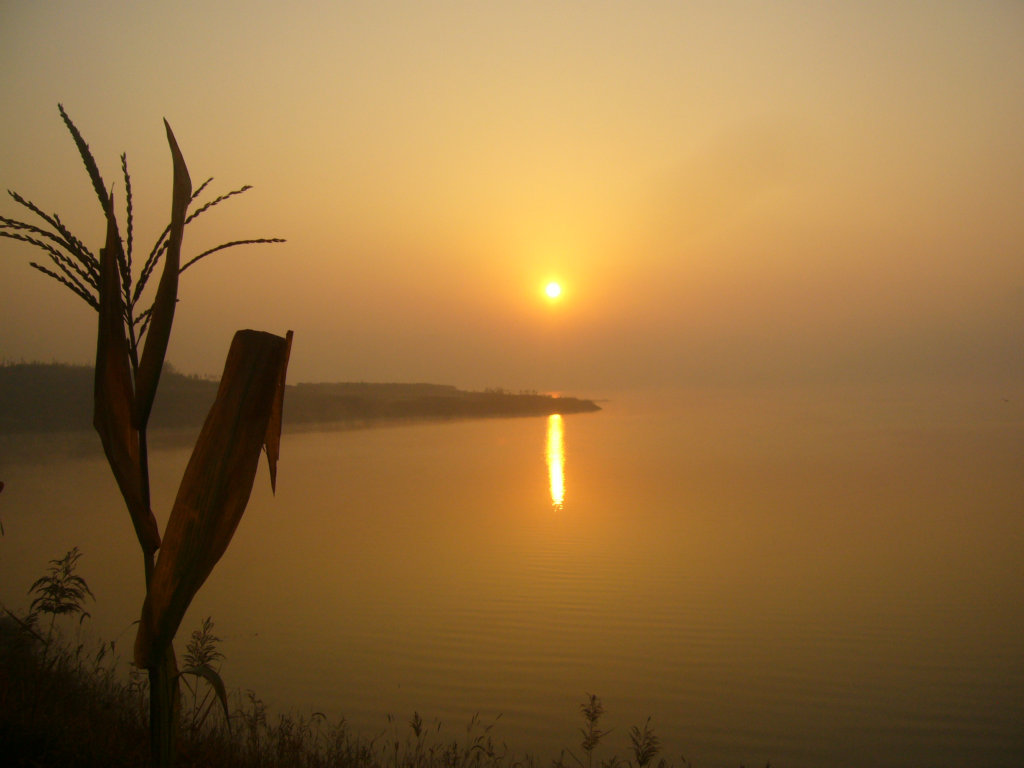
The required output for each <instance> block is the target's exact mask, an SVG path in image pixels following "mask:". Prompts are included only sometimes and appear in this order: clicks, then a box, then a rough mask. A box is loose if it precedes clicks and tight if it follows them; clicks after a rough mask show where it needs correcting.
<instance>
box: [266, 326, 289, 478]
mask: <svg viewBox="0 0 1024 768" xmlns="http://www.w3.org/2000/svg"><path fill="white" fill-rule="evenodd" d="M291 352H292V332H291V331H288V335H287V336H286V337H285V350H284V365H282V366H281V375H280V377H279V378H278V380H277V390H276V391H275V392H274V403H273V405H272V407H271V411H270V421H268V422H267V434H266V436H265V438H264V441H263V447H264V449H265V450H266V452H267V465H268V466H269V468H270V490H271V492H273V493H277V459H278V457H279V456H280V455H281V421H282V418H283V417H284V386H285V377H286V375H287V373H288V358H289V357H290V356H291Z"/></svg>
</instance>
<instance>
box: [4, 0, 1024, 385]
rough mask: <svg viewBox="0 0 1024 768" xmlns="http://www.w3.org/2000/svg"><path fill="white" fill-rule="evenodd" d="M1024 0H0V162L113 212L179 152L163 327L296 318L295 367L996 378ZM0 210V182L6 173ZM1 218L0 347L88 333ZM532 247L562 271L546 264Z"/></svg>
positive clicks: (149, 223) (164, 182) (191, 360)
mask: <svg viewBox="0 0 1024 768" xmlns="http://www.w3.org/2000/svg"><path fill="white" fill-rule="evenodd" d="M1021 40H1024V4H1021V3H1018V2H1009V1H1007V2H970V3H965V2H929V3H910V2H847V3H827V4H826V3H810V2H806V3H804V2H786V1H781V2H686V3H680V2H651V3H578V2H571V3H570V2H561V3H556V2H550V3H533V2H524V3H470V2H448V3H414V2H361V3H334V2H317V3H312V2H298V1H297V2H294V3H290V4H285V3H279V2H272V3H271V2H252V1H249V2H222V3H218V2H202V3H199V2H179V3H174V4H161V5H160V7H159V8H158V7H155V4H149V3H129V2H92V3H77V4H71V3H67V4H48V3H3V4H2V5H0V66H2V68H3V71H4V72H5V76H4V78H2V79H0V103H2V105H3V109H2V110H0V136H2V141H0V185H2V186H3V187H4V188H9V189H13V190H17V191H18V192H20V193H22V194H23V195H25V196H27V197H29V198H30V199H32V200H33V201H35V202H36V203H38V204H39V205H40V206H41V207H43V208H44V209H46V210H50V211H57V212H59V213H60V214H61V216H62V218H64V219H65V220H66V221H67V222H68V223H69V224H70V225H71V227H72V228H73V229H74V230H75V231H77V232H78V233H79V235H80V236H81V237H83V238H84V239H86V240H88V241H89V242H90V243H91V244H93V246H94V247H95V248H96V249H97V250H98V247H99V244H100V242H101V239H102V234H103V225H102V220H101V218H100V215H99V209H98V205H97V203H96V201H95V198H94V196H93V194H92V191H91V188H90V186H89V183H88V180H87V177H86V176H85V174H84V172H83V170H82V168H81V166H80V163H79V162H78V159H77V155H76V152H75V148H74V145H73V144H72V142H71V140H70V138H69V136H68V135H67V133H66V131H65V129H64V127H63V125H62V123H61V121H60V118H59V115H58V113H57V103H58V102H61V103H63V104H64V106H65V108H66V109H67V110H68V112H69V113H70V115H71V116H72V118H73V119H74V120H75V121H76V123H77V125H78V126H79V128H80V129H81V130H82V132H83V133H84V135H85V137H86V139H87V140H88V141H89V143H90V145H91V147H92V149H93V151H94V153H95V154H96V157H97V159H98V161H99V163H100V166H101V169H102V171H103V172H104V176H105V179H106V180H107V182H108V183H113V184H114V185H115V188H116V191H117V192H120V191H121V190H120V178H119V172H118V167H119V166H118V164H119V160H118V157H119V154H120V152H122V151H127V153H128V161H129V167H130V169H131V171H132V178H133V191H134V195H135V202H136V206H137V220H136V237H137V238H138V239H139V240H140V241H142V242H144V243H145V242H148V241H152V240H153V239H154V238H155V236H156V234H157V233H158V232H159V231H160V229H162V227H163V224H164V223H165V222H166V218H167V215H168V211H169V206H170V203H169V186H170V158H169V154H168V151H167V147H166V144H165V142H164V136H163V128H162V125H161V119H162V118H163V117H166V118H167V119H168V120H169V121H170V123H171V125H172V126H173V128H174V130H175V133H176V135H177V138H178V142H179V144H180V146H181V148H182V151H183V153H184V155H185V158H186V160H187V161H188V163H189V167H190V170H191V172H192V177H193V180H194V181H195V182H199V181H202V180H203V179H205V178H207V177H208V176H214V177H215V181H214V185H213V186H214V189H215V191H216V192H224V191H227V190H230V189H233V188H235V187H237V186H240V185H241V184H243V183H251V184H253V185H255V189H254V190H252V191H251V192H249V193H248V194H246V195H245V196H243V197H241V198H240V199H238V200H235V201H231V202H228V203H226V204H224V205H223V206H221V207H219V208H218V209H217V210H216V211H213V212H211V213H210V214H209V215H208V216H206V217H204V220H203V221H202V222H201V223H200V224H197V226H196V227H195V228H193V229H190V230H187V231H186V236H185V249H184V251H185V255H186V256H187V255H188V254H189V253H196V252H198V251H199V250H201V249H203V248H204V247H209V246H210V245H214V244H216V243H217V242H220V241H221V240H224V239H236V238H239V237H265V236H281V237H286V238H288V243H287V244H285V245H278V246H257V247H252V248H247V249H239V250H231V251H227V252H225V253H223V254H220V255H219V256H217V257H214V258H211V259H210V260H207V261H205V262H203V263H202V264H200V265H197V266H196V268H194V269H190V270H189V271H188V272H186V273H185V275H183V277H182V283H181V303H180V304H179V307H178V313H177V316H176V325H175V332H174V335H173V336H172V341H171V348H170V353H169V357H170V359H171V361H172V362H173V363H174V364H175V365H176V366H177V367H178V368H179V369H182V370H185V371H187V372H199V373H219V371H220V368H221V365H222V362H223V359H224V355H225V354H226V351H227V347H228V344H229V342H230V337H231V334H232V332H233V331H234V330H235V329H236V328H243V327H255V328H261V329H266V330H271V331H276V332H284V330H286V329H288V328H292V329H294V330H295V346H294V351H293V356H292V363H291V367H290V371H289V378H290V380H291V381H311V380H339V379H356V380H369V381H380V380H402V381H410V380H416V381H435V382H443V383H453V384H457V385H460V386H466V387H484V386H508V387H513V388H535V389H541V390H547V389H558V390H575V391H577V392H580V393H584V394H585V393H586V392H588V391H599V390H602V389H609V388H621V387H636V386H650V385H667V384H687V383H694V382H698V383H707V382H712V383H714V382H743V383H761V382H765V383H774V382H790V381H800V382H804V381H851V380H853V381H860V380H872V379H882V380H891V379H901V380H903V379H907V380H914V379H917V378H923V377H927V378H940V379H941V378H948V379H951V380H952V379H957V380H960V379H985V380H988V381H994V382H1006V383H1007V385H1008V386H1014V387H1017V388H1018V389H1019V387H1020V382H1021V381H1024V349H1022V343H1021V342H1022V337H1024V138H1022V137H1024V85H1022V84H1024V45H1022V44H1021ZM0 213H2V214H4V215H8V216H15V217H22V211H21V210H20V209H19V208H18V207H17V206H16V205H15V204H14V202H13V201H10V200H7V202H5V203H3V204H2V205H0ZM39 255H41V254H37V252H36V251H34V250H33V249H30V248H28V247H26V246H22V245H19V244H17V243H13V242H10V241H7V240H0V285H2V286H3V287H2V288H0V290H2V292H3V300H2V301H0V358H2V359H3V360H6V361H18V360H43V361H50V360H59V361H71V362H83V363H84V362H89V361H90V360H91V358H92V356H93V354H94V349H93V344H94V341H93V338H94V331H95V328H94V317H95V316H94V314H93V313H92V311H91V310H90V309H88V307H87V306H86V305H85V304H84V303H82V302H81V301H79V300H77V299H75V298H74V297H73V296H72V295H71V294H70V293H69V292H67V291H66V290H65V289H63V288H61V287H60V286H57V285H56V284H55V283H52V282H51V281H49V280H47V279H46V278H44V277H43V276H42V275H40V274H39V273H37V272H35V271H34V270H31V269H30V268H29V267H28V261H29V260H35V259H37V258H38V256H39ZM550 279H558V280H560V281H561V282H562V284H563V288H564V293H563V296H562V298H561V299H560V300H559V301H558V302H556V303H551V302H549V301H547V300H546V298H545V297H544V294H543V287H544V285H545V284H546V283H547V282H548V281H549V280H550Z"/></svg>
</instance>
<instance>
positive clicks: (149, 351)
mask: <svg viewBox="0 0 1024 768" xmlns="http://www.w3.org/2000/svg"><path fill="white" fill-rule="evenodd" d="M164 127H165V128H166V129H167V143H168V144H169V145H170V148H171V158H172V160H173V163H174V192H173V195H172V199H171V225H170V234H169V235H168V246H167V253H166V254H164V271H163V274H162V275H161V276H160V284H159V285H158V286H157V289H156V298H155V299H154V300H153V311H152V314H151V315H150V322H149V330H148V331H147V333H146V346H145V348H144V349H143V351H142V361H141V362H140V363H139V375H138V380H137V382H136V388H135V410H134V412H133V422H134V424H135V426H136V428H137V429H145V427H146V422H147V421H149V414H150V411H151V410H152V408H153V399H154V398H155V397H156V386H157V384H158V383H159V381H160V371H161V369H162V368H163V365H164V355H165V354H166V353H167V343H168V341H169V340H170V338H171V325H172V323H173V322H174V306H175V304H177V302H178V273H179V271H180V270H179V266H180V263H181V240H182V236H183V234H184V230H185V213H186V210H187V208H188V204H189V201H190V200H191V199H192V180H191V178H189V175H188V168H187V167H186V165H185V158H184V157H182V155H181V150H180V149H178V142H177V141H176V140H175V138H174V133H173V132H172V131H171V126H170V125H168V124H167V121H166V120H164Z"/></svg>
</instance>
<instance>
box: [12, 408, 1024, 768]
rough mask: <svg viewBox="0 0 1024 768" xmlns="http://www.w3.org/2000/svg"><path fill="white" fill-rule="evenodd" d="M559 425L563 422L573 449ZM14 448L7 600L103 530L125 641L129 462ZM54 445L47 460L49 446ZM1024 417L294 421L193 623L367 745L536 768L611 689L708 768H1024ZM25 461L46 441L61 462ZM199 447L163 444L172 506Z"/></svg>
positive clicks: (1005, 413) (269, 695)
mask: <svg viewBox="0 0 1024 768" xmlns="http://www.w3.org/2000/svg"><path fill="white" fill-rule="evenodd" d="M559 431H560V432H561V437H560V438H559ZM19 446H21V443H19V441H18V440H12V439H7V440H6V441H5V442H4V443H3V451H4V453H3V454H0V479H3V480H4V481H5V482H6V483H7V488H6V489H5V491H4V493H3V494H2V496H0V520H2V522H3V524H4V527H5V529H6V536H5V537H4V538H2V539H0V599H3V601H4V602H5V603H6V604H7V605H9V606H13V607H18V608H23V607H24V606H25V605H26V604H27V600H28V599H27V597H26V596H25V595H24V591H25V589H27V587H28V585H29V584H31V582H32V580H34V578H36V577H37V576H38V575H40V573H41V572H42V571H43V569H44V567H45V564H46V561H47V560H48V559H49V558H51V557H57V556H60V555H62V554H63V553H64V552H65V551H66V550H67V549H69V548H70V547H71V546H74V545H78V546H80V547H81V548H82V550H83V551H84V553H85V555H84V557H83V560H82V562H81V573H82V575H83V576H85V577H86V578H87V580H88V581H89V583H90V585H91V586H92V588H93V591H94V592H95V593H96V595H97V597H98V602H97V603H96V604H95V605H94V606H92V614H93V617H92V619H91V620H90V623H91V624H92V628H93V630H92V631H95V632H96V633H98V634H101V635H103V636H106V637H118V638H119V648H120V649H121V650H122V652H123V653H124V654H126V655H127V654H128V652H129V649H130V645H131V641H132V639H133V628H132V627H131V622H132V621H133V620H134V619H135V618H137V615H138V610H139V606H140V605H141V597H142V590H141V586H140V584H139V582H140V580H141V562H140V558H139V556H138V555H137V554H136V553H137V551H138V550H137V544H136V543H135V541H134V538H133V533H132V530H131V526H130V524H129V523H128V518H127V513H126V512H124V510H123V507H122V506H121V503H120V500H119V498H118V496H117V491H116V488H115V486H114V483H113V480H111V479H110V478H109V476H108V472H107V470H106V467H105V464H104V462H103V459H102V457H100V456H96V455H85V456H75V455H69V454H68V453H67V452H63V453H61V454H60V455H59V456H50V457H48V458H46V459H45V460H38V459H39V455H40V450H39V446H38V445H37V446H35V448H33V449H32V450H31V451H29V450H27V449H26V450H21V449H20V448H19ZM44 447H45V446H44ZM1022 448H1024V414H1022V410H1021V407H1020V405H1019V404H1014V403H1008V402H1005V401H1004V400H1003V398H1002V397H999V396H996V395H991V394H989V393H983V392H981V393H979V392H974V393H968V394H963V393H959V394H957V393H943V392H931V393H921V392H907V393H900V392H894V391H877V392H873V393H851V392H844V393H835V392H833V393H831V394H830V395H828V396H824V395H822V394H820V393H813V394H811V393H807V392H802V393H796V392H791V393H768V394H760V395H750V394H745V395H740V394H736V393H733V394H722V393H717V394H715V393H697V392H677V393H667V394H664V395H661V396H650V395H648V396H644V397H616V398H614V399H613V400H612V401H611V402H608V403H606V404H605V410H604V411H602V412H601V413H597V414H586V415H577V416H568V417H565V418H564V419H562V420H558V419H553V420H545V419H507V420H487V421H465V422H455V423H444V424H424V425H412V426H401V427H389V428H382V429H373V430H357V431H347V432H346V431H333V432H307V433H298V434H287V435H286V436H285V440H284V444H283V448H282V460H281V464H280V468H279V475H278V493H277V497H276V498H274V497H272V496H271V494H270V490H269V482H268V479H267V477H266V474H265V472H263V471H262V470H261V474H260V476H259V477H258V478H257V485H256V489H255V490H254V493H253V497H252V501H251V502H250V506H249V510H248V511H247V513H246V516H245V518H244V519H243V521H242V524H241V525H240V527H239V530H238V533H237V534H236V536H235V539H234V541H233V542H232V545H231V547H230V548H229V550H228V552H227V554H226V555H225V557H224V559H223V560H222V561H221V563H219V564H218V566H217V568H215V569H214V572H213V575H212V576H211V578H210V580H209V581H208V583H207V584H206V585H204V587H203V588H202V590H200V592H199V595H198V596H197V598H196V600H195V602H194V604H193V607H192V609H191V610H190V612H189V614H188V615H187V616H186V619H185V622H184V624H183V628H182V631H181V632H180V633H179V648H180V647H181V645H182V643H183V640H184V639H185V638H187V635H188V633H189V632H190V631H191V630H192V629H194V628H196V627H198V625H199V622H200V620H201V619H202V617H203V616H206V615H212V616H213V617H214V620H215V622H216V632H217V634H219V635H220V636H221V637H222V638H223V639H224V642H223V645H222V649H223V651H224V652H225V654H226V656H227V660H226V662H225V664H224V667H223V670H222V672H223V674H224V676H225V678H226V680H227V682H228V685H229V687H240V688H245V689H252V690H254V691H256V693H257V694H258V695H260V696H261V697H262V698H263V699H264V700H265V701H266V702H267V703H268V705H269V706H270V707H271V708H273V709H278V710H295V711H299V712H305V713H307V714H308V713H309V712H311V711H314V710H320V711H323V712H326V713H328V714H329V715H330V716H332V717H337V716H339V715H342V714H344V715H345V717H346V718H347V720H348V721H349V723H350V724H351V725H352V726H353V727H354V728H355V729H357V730H359V731H361V732H362V733H364V734H367V735H372V734H376V733H379V732H381V731H384V730H386V729H387V728H388V725H387V721H386V714H387V713H392V714H394V715H395V717H396V718H397V720H398V722H400V723H401V722H404V721H405V720H407V719H408V718H410V717H411V716H412V713H413V711H414V710H415V711H418V712H420V713H421V714H422V715H423V716H424V718H425V720H426V721H427V722H428V723H434V722H436V721H440V722H441V723H442V724H443V726H442V727H443V729H444V731H445V732H446V733H448V734H450V735H452V736H459V735H460V734H461V733H463V732H464V731H463V729H464V726H465V724H466V723H467V722H468V721H469V720H470V718H471V717H472V716H473V715H474V714H475V713H479V714H480V717H481V718H482V720H483V721H484V722H492V721H494V720H495V719H496V718H498V716H499V715H500V718H499V719H497V723H496V725H495V728H494V730H493V731H492V733H493V735H494V736H495V737H496V738H497V740H499V741H506V742H507V743H508V745H509V747H510V748H512V749H514V750H516V751H520V752H521V751H526V750H529V751H531V752H534V753H535V754H537V755H538V756H540V757H541V759H542V760H543V759H546V758H549V757H552V756H554V755H555V754H557V752H558V750H559V749H560V748H562V747H569V748H572V749H575V750H576V751H577V752H578V751H579V750H578V742H579V738H580V737H579V734H578V728H579V726H580V725H582V720H581V718H580V716H579V704H580V703H581V702H582V701H583V700H584V697H585V695H586V694H587V693H588V692H593V693H596V694H598V695H599V696H600V697H601V698H602V700H603V702H604V704H605V707H606V715H605V719H604V725H605V726H606V727H608V728H612V729H614V730H613V732H612V733H611V735H609V736H608V737H607V739H606V741H605V744H606V745H607V750H606V752H605V753H604V754H609V753H611V752H618V753H619V754H622V755H626V754H627V745H628V730H629V727H630V726H632V725H641V724H643V722H644V720H645V719H646V717H647V716H651V717H652V724H653V727H654V729H655V731H656V732H657V733H658V734H659V736H660V737H661V740H662V742H663V745H664V748H665V750H666V755H667V756H668V757H670V758H673V759H675V760H676V761H677V762H678V758H679V756H680V755H683V756H685V757H686V758H687V759H689V760H690V761H692V762H693V763H694V764H695V765H698V766H737V765H739V764H740V763H747V764H763V763H764V762H765V761H767V760H771V761H772V764H773V765H781V766H822V765H829V766H854V765H875V766H922V765H929V766H963V765H975V766H983V765H984V766H1011V765H1020V764H1024V653H1022V650H1021V649H1022V646H1021V637H1024V514H1022V513H1024V450H1022ZM29 454H34V457H32V456H30V455H29ZM187 459H188V451H187V450H185V449H183V448H174V447H168V448H163V449H158V450H156V451H155V455H154V457H153V460H152V464H153V471H154V475H153V478H154V488H155V499H156V506H157V507H158V510H157V511H158V518H159V519H160V522H161V527H162V526H163V523H164V519H163V517H162V516H161V515H160V514H159V512H160V511H161V510H163V511H165V510H166V509H167V508H169V506H170V503H171V500H172V499H173V494H174V490H175V488H176V485H177V481H178V478H180V476H181V472H182V470H183V468H184V465H185V463H186V461H187Z"/></svg>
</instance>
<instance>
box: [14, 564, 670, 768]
mask: <svg viewBox="0 0 1024 768" xmlns="http://www.w3.org/2000/svg"><path fill="white" fill-rule="evenodd" d="M79 557H80V553H79V552H78V550H77V548H76V549H73V550H71V551H70V552H68V553H67V554H66V555H65V556H64V557H63V558H60V559H57V560H53V561H51V564H50V569H49V571H48V573H47V574H46V575H44V576H43V577H41V578H39V579H37V580H36V582H35V583H34V584H33V585H32V587H31V589H30V590H29V591H30V593H31V594H32V595H34V599H33V600H32V603H31V607H30V609H29V612H28V613H27V614H25V615H23V616H18V615H16V614H15V613H13V612H11V611H9V610H7V609H6V608H4V609H2V612H0V755H3V762H4V765H7V766H24V767H26V768H27V767H28V766H35V767H39V766H112V767H117V766H125V767H126V768H127V767H128V766H132V767H134V766H144V765H147V764H149V762H150V758H151V755H150V748H149V724H148V710H149V707H148V690H147V686H148V681H147V679H146V676H145V675H144V674H142V673H141V672H140V671H139V670H138V669H137V668H135V667H128V668H126V665H125V664H124V663H123V662H122V660H121V659H120V655H119V649H118V647H117V644H116V643H115V642H114V641H108V642H93V643H91V644H90V643H89V642H87V641H85V640H83V631H82V627H83V624H84V623H85V622H86V621H87V620H88V617H89V614H88V612H87V611H86V606H87V603H88V601H89V600H92V599H94V598H93V595H92V592H91V590H90V589H89V586H88V584H87V583H86V581H85V580H84V579H83V578H81V577H80V576H78V574H77V573H76V568H77V564H78V560H79ZM62 629H63V630H64V631H62ZM218 644H219V638H218V637H217V636H216V635H215V634H214V625H213V622H212V620H210V619H206V620H205V621H204V622H203V624H202V626H201V627H200V628H199V629H197V630H195V631H193V632H192V635H191V639H190V640H189V641H188V645H187V648H186V650H185V653H184V655H183V657H182V658H183V661H184V665H183V667H182V669H181V671H180V673H179V677H180V679H181V684H182V687H183V693H184V695H183V696H182V697H181V701H180V704H181V706H180V709H179V710H178V712H177V713H176V716H177V718H178V723H179V729H180V742H179V754H178V765H181V766H212V767H214V768H216V767H217V766H225V767H228V766H230V767H231V768H271V767H275V768H276V767H277V766H280V767H281V768H284V767H285V766H288V768H327V767H328V766H334V767H337V768H519V767H530V766H535V765H541V764H542V763H541V762H539V761H538V760H537V759H536V758H535V757H534V756H531V755H529V754H525V753H517V752H515V751H514V750H512V749H510V748H509V747H508V746H507V745H506V744H505V743H504V742H498V741H497V740H496V738H495V735H494V734H493V726H494V724H493V723H491V724H487V723H483V722H481V721H480V720H479V719H477V718H474V719H473V720H471V721H470V722H469V724H468V725H467V726H466V729H465V732H464V735H462V736H461V740H460V739H458V738H452V737H450V736H448V735H447V734H445V733H442V732H441V728H440V725H438V726H436V727H427V725H426V724H425V722H424V720H423V718H422V717H421V716H420V715H419V714H418V713H416V712H414V713H413V714H412V717H411V718H410V719H409V720H408V721H406V722H402V721H400V720H396V719H394V718H389V720H388V722H387V723H386V724H384V726H383V728H382V730H381V731H380V732H379V733H378V734H376V735H375V736H372V737H369V738H367V737H365V736H361V735H359V734H356V733H353V732H352V731H351V730H350V729H349V727H348V725H347V723H346V722H345V720H344V718H341V719H339V720H337V721H335V722H331V721H329V720H328V718H327V717H326V716H324V715H323V714H321V713H319V712H318V713H314V714H313V715H311V716H309V717H305V716H297V715H283V714H278V715H276V716H272V715H270V714H269V713H268V712H267V709H266V707H265V706H264V704H263V702H262V701H261V700H260V699H259V697H258V696H256V694H255V693H253V692H252V691H247V692H244V693H243V692H241V691H236V692H235V693H233V694H232V695H230V696H229V695H228V694H227V693H226V691H225V689H224V685H223V682H222V681H221V679H220V674H219V670H220V664H221V662H222V661H223V656H222V654H221V653H220V651H219V650H218ZM580 712H581V715H582V718H583V723H582V727H581V728H580V729H579V734H580V736H581V740H580V742H579V743H578V746H575V747H572V748H565V749H563V750H562V751H561V753H560V754H559V756H558V757H557V758H555V759H554V760H553V761H552V762H551V763H550V764H551V765H552V768H594V767H595V766H598V768H648V766H654V765H656V768H671V766H672V763H670V762H669V761H666V760H665V759H660V760H657V763H655V760H656V759H657V758H658V756H659V753H660V752H661V744H660V741H659V739H658V737H657V736H656V735H655V733H654V730H653V729H652V727H651V723H650V719H648V720H647V722H646V723H644V724H643V726H642V727H637V726H634V727H633V728H631V729H630V731H629V735H630V745H631V746H630V754H629V755H628V756H627V757H620V756H617V755H611V756H607V755H604V754H603V752H602V749H601V742H602V739H603V737H604V736H605V735H607V733H608V732H609V731H607V730H605V729H604V727H603V724H602V716H603V714H604V707H603V705H602V703H601V700H600V699H599V698H598V697H597V696H595V695H588V697H587V698H586V700H585V701H584V702H583V704H582V705H581V707H580ZM543 764H546V761H545V762H544V763H543ZM679 765H680V766H687V767H688V766H689V765H690V763H689V762H688V761H686V760H685V758H680V763H679Z"/></svg>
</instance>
